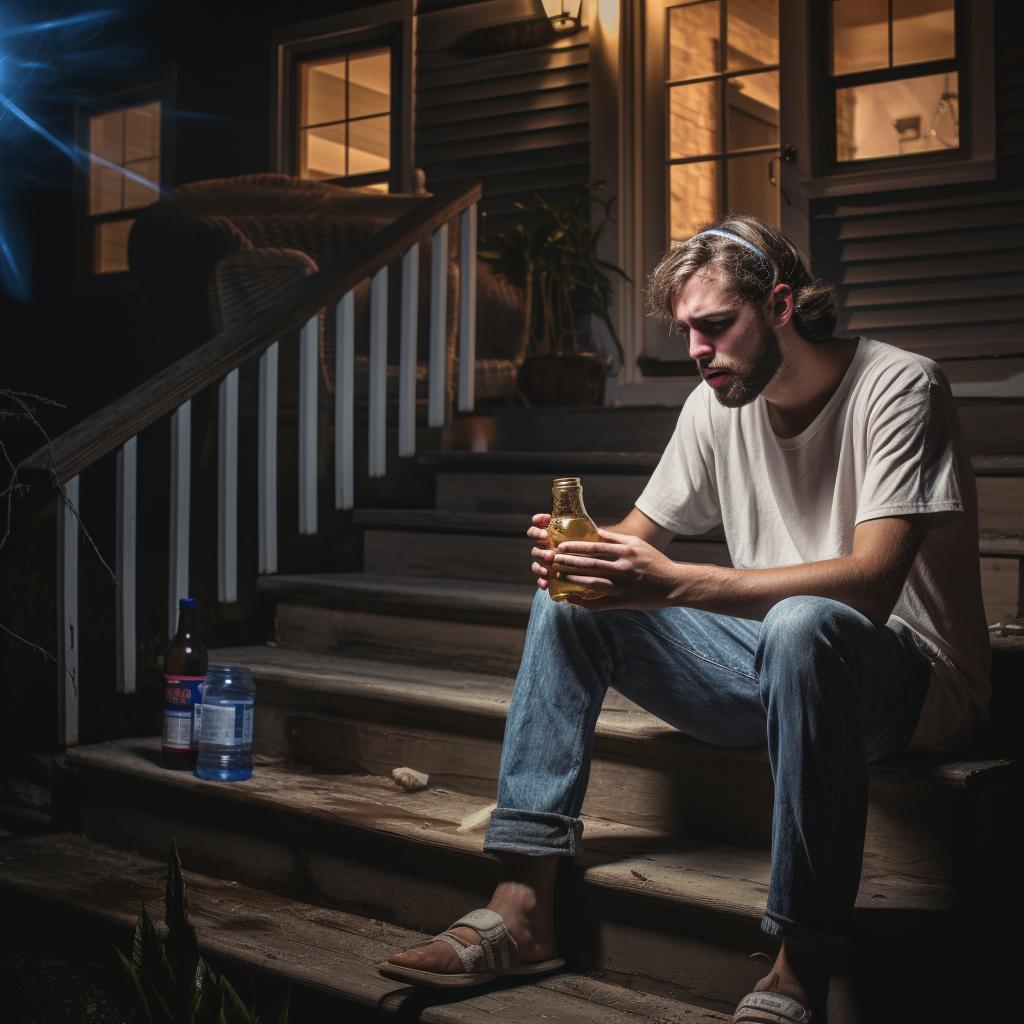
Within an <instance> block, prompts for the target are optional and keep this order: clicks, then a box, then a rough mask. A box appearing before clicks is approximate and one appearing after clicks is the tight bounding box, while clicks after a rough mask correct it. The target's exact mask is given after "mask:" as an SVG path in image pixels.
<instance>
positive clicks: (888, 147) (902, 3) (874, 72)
mask: <svg viewBox="0 0 1024 1024" xmlns="http://www.w3.org/2000/svg"><path fill="white" fill-rule="evenodd" d="M829 7H830V9H831V19H830V62H831V66H830V69H829V70H830V76H829V93H830V97H831V98H832V103H831V104H830V109H831V110H832V111H834V128H833V131H832V132H830V135H831V138H832V143H833V154H832V158H833V161H834V163H835V164H837V165H839V164H842V165H851V164H855V163H857V162H859V161H865V160H887V159H892V158H894V157H905V156H911V155H916V154H927V153H937V152H948V151H950V150H954V151H956V150H959V149H960V135H961V133H960V68H959V66H958V63H957V18H956V4H955V0H831V2H830V4H829Z"/></svg>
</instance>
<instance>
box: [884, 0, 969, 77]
mask: <svg viewBox="0 0 1024 1024" xmlns="http://www.w3.org/2000/svg"><path fill="white" fill-rule="evenodd" d="M953 5H954V0H892V62H893V64H917V63H919V62H920V61H925V60H946V59H947V58H949V57H955V56H956V20H955V16H954V10H953Z"/></svg>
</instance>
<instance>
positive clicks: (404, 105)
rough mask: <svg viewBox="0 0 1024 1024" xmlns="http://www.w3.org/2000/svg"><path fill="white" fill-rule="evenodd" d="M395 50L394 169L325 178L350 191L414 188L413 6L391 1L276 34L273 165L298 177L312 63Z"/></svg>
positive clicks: (408, 2) (409, 2)
mask: <svg viewBox="0 0 1024 1024" xmlns="http://www.w3.org/2000/svg"><path fill="white" fill-rule="evenodd" d="M382 46H389V47H390V48H391V112H390V116H391V127H390V131H391V139H390V146H391V167H390V170H388V171H387V172H379V171H378V172H372V173H369V174H362V175H350V176H348V177H344V178H324V179H306V180H321V181H325V182H327V183H329V184H336V185H342V186H344V187H346V188H358V187H360V186H361V185H368V184H375V183H377V182H380V181H387V183H388V189H389V191H391V192H411V191H412V188H413V87H414V86H413V76H414V72H413V59H412V58H413V5H412V0H390V2H388V3H383V4H378V5H375V6H373V7H363V8H359V9H357V10H354V11H348V12H346V13H345V14H340V15H337V16H335V17H332V18H324V19H320V20H318V21H314V22H305V23H303V24H299V25H292V26H289V27H288V28H286V29H282V30H280V31H278V32H276V33H274V36H273V50H274V58H273V59H274V76H275V90H274V104H273V110H272V115H271V117H272V138H271V150H272V152H271V166H273V167H275V168H276V169H277V171H278V173H280V174H292V175H296V176H297V175H298V161H299V123H298V122H299V102H300V97H299V74H300V66H301V64H302V63H303V62H305V61H307V60H317V59H324V58H329V57H334V56H343V55H344V54H346V53H352V52H355V51H358V50H363V49H372V48H375V47H382Z"/></svg>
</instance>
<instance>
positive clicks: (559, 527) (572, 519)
mask: <svg viewBox="0 0 1024 1024" xmlns="http://www.w3.org/2000/svg"><path fill="white" fill-rule="evenodd" d="M564 540H589V541H600V540H601V538H600V536H598V533H597V527H596V526H595V525H594V522H593V520H592V519H590V518H589V517H587V516H584V517H582V518H580V517H577V516H564V517H559V518H557V519H552V520H551V522H550V523H549V524H548V547H550V548H556V547H558V545H559V544H561V543H562V541H564ZM569 575H570V576H571V575H590V573H589V572H587V571H586V570H580V571H579V572H576V573H569ZM561 576H562V573H558V572H555V573H550V574H549V576H548V596H549V597H550V598H551V600H552V601H564V600H565V599H566V598H567V597H568V596H569V595H570V594H576V595H577V596H579V597H582V598H585V599H586V598H595V597H604V596H605V595H604V593H603V592H602V591H600V590H593V589H591V588H590V587H583V586H580V584H578V583H569V582H567V581H565V580H563V579H562V578H561Z"/></svg>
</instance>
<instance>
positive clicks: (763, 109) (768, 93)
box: [726, 71, 779, 150]
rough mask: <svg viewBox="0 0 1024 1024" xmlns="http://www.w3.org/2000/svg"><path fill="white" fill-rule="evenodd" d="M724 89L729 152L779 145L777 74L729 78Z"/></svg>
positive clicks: (775, 72)
mask: <svg viewBox="0 0 1024 1024" xmlns="http://www.w3.org/2000/svg"><path fill="white" fill-rule="evenodd" d="M726 88H727V92H726V95H727V96H728V97H729V149H730V150H735V149H751V148H752V147H754V146H774V145H778V142H779V73H778V71H765V72H764V73H763V74H760V75H741V76H740V77H739V78H730V79H729V80H728V82H727V84H726Z"/></svg>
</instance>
